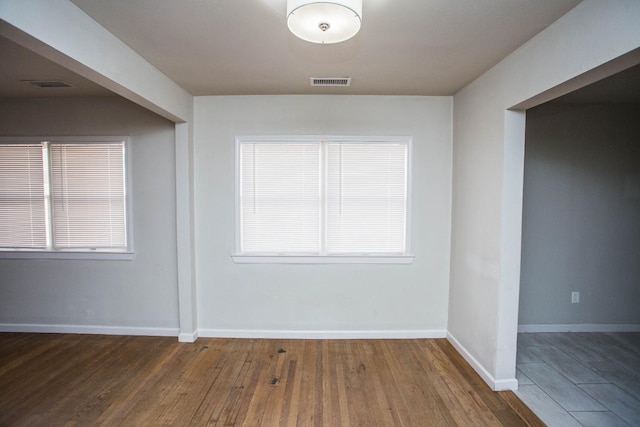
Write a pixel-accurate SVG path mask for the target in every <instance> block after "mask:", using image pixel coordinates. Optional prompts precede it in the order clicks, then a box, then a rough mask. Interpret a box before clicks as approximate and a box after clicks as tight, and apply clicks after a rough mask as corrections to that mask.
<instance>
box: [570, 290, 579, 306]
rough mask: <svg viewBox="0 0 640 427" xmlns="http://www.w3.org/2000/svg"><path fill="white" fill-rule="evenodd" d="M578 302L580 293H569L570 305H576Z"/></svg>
mask: <svg viewBox="0 0 640 427" xmlns="http://www.w3.org/2000/svg"><path fill="white" fill-rule="evenodd" d="M579 302H580V292H571V304H578V303H579Z"/></svg>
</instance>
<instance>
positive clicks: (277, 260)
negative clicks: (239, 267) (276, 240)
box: [231, 255, 415, 264]
mask: <svg viewBox="0 0 640 427" xmlns="http://www.w3.org/2000/svg"><path fill="white" fill-rule="evenodd" d="M231 258H232V259H233V262H235V263H236V264H411V263H413V259H414V258H415V257H414V256H413V255H360V256H358V255H355V256H354V255H327V256H319V255H231Z"/></svg>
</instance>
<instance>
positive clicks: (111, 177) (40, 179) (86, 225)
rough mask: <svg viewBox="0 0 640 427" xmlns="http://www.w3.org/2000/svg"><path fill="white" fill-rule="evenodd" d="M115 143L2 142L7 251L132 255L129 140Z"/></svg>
mask: <svg viewBox="0 0 640 427" xmlns="http://www.w3.org/2000/svg"><path fill="white" fill-rule="evenodd" d="M110 138H111V137H107V138H104V137H96V138H91V137H88V138H87V139H84V138H83V139H82V140H79V139H77V138H73V137H69V138H68V139H67V138H63V137H56V138H52V139H51V140H49V141H42V140H39V139H36V138H23V139H21V140H20V141H13V140H8V139H0V250H3V251H7V250H11V249H13V250H18V251H25V250H29V249H31V250H42V251H48V252H53V251H67V252H69V251H74V252H83V251H84V252H94V251H102V252H127V251H128V250H130V247H129V241H128V240H129V239H128V229H127V194H126V188H127V187H126V180H125V175H126V174H125V141H124V140H118V139H115V137H114V139H113V140H112V139H110ZM14 142H15V143H14Z"/></svg>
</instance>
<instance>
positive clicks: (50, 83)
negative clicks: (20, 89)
mask: <svg viewBox="0 0 640 427" xmlns="http://www.w3.org/2000/svg"><path fill="white" fill-rule="evenodd" d="M22 83H25V84H28V85H31V86H34V87H39V88H41V89H51V88H67V87H73V86H71V85H70V84H69V83H66V82H63V81H62V80H22Z"/></svg>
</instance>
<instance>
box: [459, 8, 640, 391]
mask: <svg viewBox="0 0 640 427" xmlns="http://www.w3.org/2000/svg"><path fill="white" fill-rule="evenodd" d="M638 22H640V2H638V1H636V0H626V1H625V0H615V1H607V2H604V1H600V0H585V1H583V2H582V3H580V4H579V5H578V6H576V8H574V9H572V10H571V11H569V12H568V13H567V14H566V15H564V16H563V17H562V18H560V19H559V20H558V21H556V22H555V23H554V24H552V25H551V26H549V27H548V28H547V29H545V30H544V31H543V32H541V33H540V34H538V35H537V36H536V37H534V38H533V39H531V40H530V41H528V42H527V43H525V44H524V45H523V46H521V47H520V48H519V49H518V50H516V51H515V52H514V53H512V54H511V55H509V56H508V57H507V58H505V59H504V60H503V61H501V62H500V63H499V64H497V65H496V66H495V67H493V68H492V69H491V70H489V71H488V72H487V73H485V74H483V75H482V76H481V77H479V78H478V79H477V80H475V81H474V82H472V83H471V84H469V85H468V86H466V87H465V88H463V89H462V90H461V91H460V92H458V93H457V94H456V95H455V96H454V125H453V147H454V148H453V211H452V240H451V246H452V251H451V285H450V300H449V333H450V337H451V340H452V341H453V342H454V343H455V345H456V346H457V347H458V349H460V351H461V352H462V353H463V354H464V356H465V357H466V359H467V360H468V361H469V362H470V363H471V364H472V366H474V368H475V369H476V370H477V371H478V372H479V373H480V374H481V375H482V376H483V378H484V379H485V380H486V381H487V382H488V383H489V384H490V385H491V386H492V387H493V388H494V389H502V388H515V387H517V382H516V380H515V355H516V341H517V324H518V295H519V279H520V268H519V267H520V241H521V240H520V239H521V218H522V216H521V213H522V179H523V159H524V124H525V121H524V114H523V113H519V112H514V111H507V109H509V108H512V107H514V106H523V105H527V103H528V102H531V100H536V102H538V103H540V102H542V101H543V100H548V99H549V98H548V97H550V96H554V95H555V96H559V95H562V94H564V93H566V91H568V90H569V88H568V87H569V86H571V85H573V86H574V87H575V86H576V85H577V84H579V83H577V82H580V84H583V85H584V84H588V83H590V82H592V81H593V79H595V78H597V77H605V76H606V75H601V74H602V73H600V75H598V76H597V77H596V73H595V72H594V73H590V70H596V71H600V72H602V71H603V70H604V72H605V74H606V72H608V73H614V72H616V71H619V70H618V69H615V68H616V67H615V66H617V63H616V64H614V66H613V67H608V66H607V65H610V64H608V63H609V62H610V61H613V60H615V59H617V58H619V57H622V56H624V55H627V54H630V52H634V50H635V53H636V54H635V55H634V56H633V58H632V59H633V61H636V62H637V61H640V59H638V55H637V52H638V50H637V49H638V48H639V47H640V25H638ZM632 55H633V54H632ZM633 61H632V62H633ZM630 65H633V64H630ZM603 66H604V68H600V67H603ZM567 82H570V84H568V83H567ZM544 98H546V99H544ZM528 106H533V105H528Z"/></svg>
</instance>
